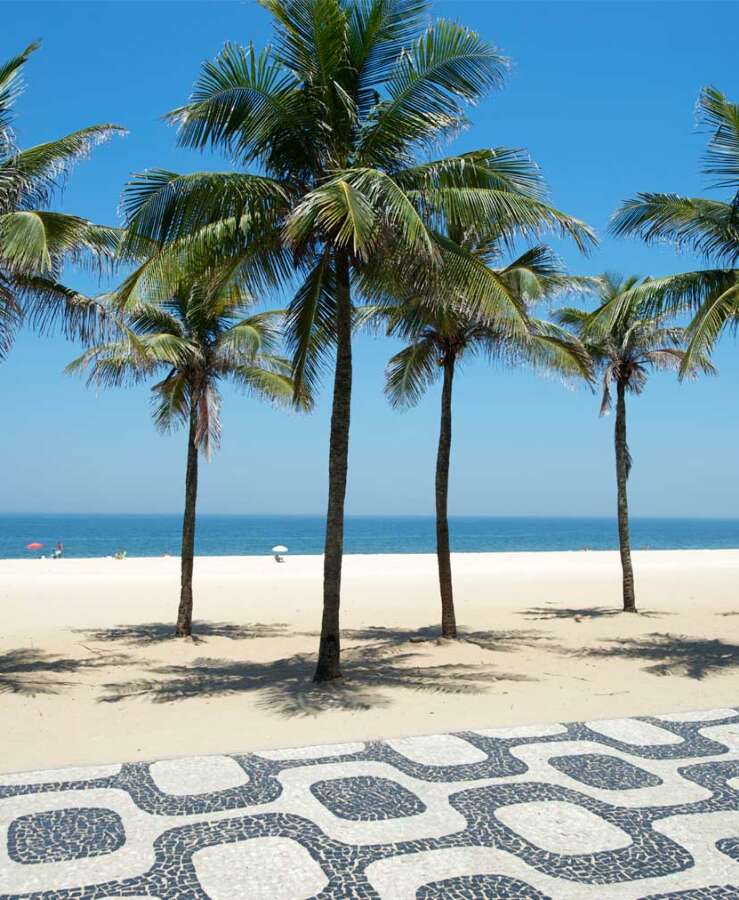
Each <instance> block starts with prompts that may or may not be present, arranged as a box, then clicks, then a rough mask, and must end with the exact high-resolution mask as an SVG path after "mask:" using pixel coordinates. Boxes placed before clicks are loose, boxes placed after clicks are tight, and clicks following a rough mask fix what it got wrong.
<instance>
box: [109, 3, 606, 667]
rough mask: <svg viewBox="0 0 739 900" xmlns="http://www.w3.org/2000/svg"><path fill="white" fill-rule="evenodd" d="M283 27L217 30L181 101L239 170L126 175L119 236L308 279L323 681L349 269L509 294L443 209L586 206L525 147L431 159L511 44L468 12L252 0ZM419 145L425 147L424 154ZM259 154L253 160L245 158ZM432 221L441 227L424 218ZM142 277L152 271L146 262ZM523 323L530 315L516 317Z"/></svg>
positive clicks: (497, 72) (300, 378)
mask: <svg viewBox="0 0 739 900" xmlns="http://www.w3.org/2000/svg"><path fill="white" fill-rule="evenodd" d="M262 5H263V6H264V7H265V8H266V9H267V10H268V11H269V12H270V13H271V15H272V18H273V23H274V30H275V43H274V46H273V47H269V48H267V49H266V50H263V51H262V52H257V51H255V50H254V48H253V47H251V46H249V47H247V48H242V47H238V46H235V45H232V44H229V45H226V47H225V48H224V49H223V51H222V52H221V54H220V55H219V56H218V57H217V58H216V59H215V60H214V61H213V62H209V63H206V64H205V65H204V66H203V69H202V73H201V76H200V78H199V80H198V82H197V84H196V86H195V89H194V91H193V94H192V96H191V99H190V102H189V103H188V104H186V105H185V106H183V107H181V108H179V109H177V110H174V111H173V112H172V113H171V114H170V120H171V121H172V122H174V123H176V124H177V125H178V126H179V141H180V144H182V145H184V146H186V147H197V148H200V149H206V148H217V149H219V150H221V151H224V152H225V153H226V154H227V155H228V156H229V157H230V158H231V159H232V160H233V161H234V162H235V163H236V165H237V166H238V167H239V171H237V172H218V173H195V174H191V175H178V174H176V173H172V172H162V171H152V172H147V173H144V174H142V175H140V176H138V177H136V178H135V179H134V180H133V181H132V182H131V184H130V185H129V187H128V189H127V192H126V194H125V196H124V209H125V211H126V216H127V224H128V239H127V245H126V248H125V249H126V251H129V250H130V251H131V252H133V253H134V254H136V252H137V246H136V245H137V242H138V241H139V240H143V241H148V240H151V239H154V240H156V241H157V242H160V243H162V244H163V245H164V250H163V252H162V253H161V254H160V256H159V258H158V259H157V261H156V264H155V265H156V267H157V269H158V270H159V271H160V272H161V271H165V270H166V269H167V262H166V260H167V258H168V251H167V246H168V245H169V246H172V245H175V246H176V247H178V251H177V252H180V251H181V249H182V247H183V246H185V247H187V248H190V249H193V248H194V252H199V251H200V249H201V248H202V247H205V248H206V249H207V252H211V251H212V250H213V248H214V247H224V248H227V252H228V253H229V254H230V255H231V256H232V258H233V259H234V260H237V259H242V260H243V261H244V262H245V263H248V265H246V270H248V272H251V273H255V272H257V271H260V272H261V273H262V276H263V277H264V278H268V279H270V280H276V281H282V282H283V283H284V282H285V281H286V280H288V279H291V278H293V277H295V275H297V277H298V279H299V281H300V286H299V287H298V289H297V292H296V293H295V295H294V298H293V300H292V302H291V304H290V306H289V310H288V320H287V321H288V332H289V343H290V346H291V349H292V353H293V374H294V378H295V385H296V390H297V389H300V387H301V386H302V385H304V384H307V385H309V386H311V385H312V384H314V383H315V381H316V379H317V378H318V376H319V375H320V373H321V371H322V369H323V368H324V364H325V363H327V362H328V360H329V357H330V355H332V354H333V363H334V383H333V401H332V413H331V426H330V440H329V465H328V470H329V471H328V504H327V515H326V538H325V553H324V578H323V617H322V623H321V637H320V643H319V651H318V663H317V667H316V672H315V680H316V681H328V680H331V679H334V678H338V677H340V675H341V670H340V630H339V610H340V598H341V567H342V556H343V539H344V538H343V536H344V499H345V493H346V482H347V465H348V450H349V422H350V406H351V388H352V341H351V332H352V309H353V302H354V301H353V294H354V295H356V292H357V290H358V282H359V281H360V279H366V278H368V277H369V276H370V273H372V272H373V271H374V272H375V273H377V272H378V271H380V270H382V268H383V266H384V265H385V264H386V261H388V260H389V259H390V258H391V257H392V258H395V259H397V258H398V256H401V257H402V256H403V255H405V258H406V259H407V258H411V257H412V258H419V257H420V258H423V259H424V260H425V261H426V264H427V265H428V266H440V265H442V264H445V265H446V266H447V267H448V268H449V270H450V271H454V272H456V273H457V277H458V278H459V279H460V281H464V282H465V283H466V286H467V287H466V289H467V295H468V297H469V299H470V302H476V301H479V302H483V298H484V302H486V303H488V304H489V303H490V302H491V297H492V298H494V303H495V305H496V306H497V307H498V308H500V309H513V310H514V312H515V307H516V303H515V298H512V297H511V296H510V295H509V292H507V291H506V290H505V289H504V286H502V285H501V284H500V283H499V282H498V281H496V280H495V279H494V278H493V277H492V276H491V275H490V273H489V272H488V271H487V269H486V268H485V267H484V266H481V265H480V264H479V261H477V260H476V259H475V258H474V257H472V256H471V255H470V254H466V253H464V252H461V251H459V250H455V249H454V248H450V247H449V246H448V245H447V244H446V243H445V242H444V241H443V240H441V239H439V237H438V235H437V232H436V228H437V227H439V226H443V225H444V223H445V222H446V221H453V222H475V223H476V224H478V225H482V224H483V223H485V222H488V221H491V220H494V221H498V222H500V221H505V222H506V223H507V224H508V225H509V226H510V228H511V229H514V228H517V229H518V230H519V231H521V232H523V233H526V234H535V233H538V232H539V231H540V230H542V229H543V228H557V229H559V230H561V231H562V232H564V233H567V234H570V235H572V236H573V237H574V239H575V240H576V241H577V242H578V243H579V244H580V245H581V246H586V245H587V244H588V243H589V242H591V241H592V240H593V236H592V234H591V232H590V231H589V230H588V229H587V228H586V227H585V226H584V225H583V224H582V223H580V222H578V221H576V220H573V219H572V218H570V217H568V216H566V215H564V214H562V213H560V212H558V211H557V210H556V209H554V208H553V207H551V206H550V205H548V204H547V203H546V202H545V201H544V199H543V195H542V186H541V182H540V180H539V177H538V172H537V170H536V168H535V167H534V166H533V165H532V164H531V162H530V161H529V159H528V157H527V156H526V155H525V154H524V153H522V152H521V151H515V150H506V149H494V150H493V149H485V150H479V151H475V152H470V153H465V154H461V155H454V156H449V157H445V158H441V159H434V160H432V161H421V159H423V160H426V159H428V151H430V150H431V149H432V148H438V145H439V144H440V143H441V142H443V141H444V140H446V139H448V138H449V137H451V136H453V135H454V134H456V133H457V132H458V131H459V130H460V129H461V128H463V127H464V126H465V125H466V124H467V118H466V116H465V107H466V106H467V105H469V104H470V103H473V102H475V101H477V100H478V99H479V98H480V97H481V96H483V95H484V94H485V93H486V92H487V91H489V90H490V89H492V88H495V87H497V86H498V85H500V84H501V82H502V79H503V75H504V72H505V71H506V67H507V60H506V59H505V58H504V57H503V56H501V54H500V53H499V52H498V51H497V50H496V49H495V48H493V47H492V46H490V45H489V44H487V43H486V42H485V41H483V40H481V39H480V38H479V37H478V35H477V34H475V33H474V32H473V31H470V30H469V29H467V28H465V27H463V26H462V25H460V24H457V23H454V22H448V21H435V22H429V21H428V15H427V14H428V4H427V3H426V2H424V0H262ZM422 154H423V156H422ZM250 166H253V167H254V168H255V170H256V171H251V172H249V171H245V170H247V169H248V167H250ZM431 223H433V226H434V227H431ZM144 277H146V276H144ZM521 327H524V325H523V321H521Z"/></svg>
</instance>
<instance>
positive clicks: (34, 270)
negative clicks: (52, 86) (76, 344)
mask: <svg viewBox="0 0 739 900" xmlns="http://www.w3.org/2000/svg"><path fill="white" fill-rule="evenodd" d="M37 48H38V44H31V45H29V46H28V47H26V49H25V50H24V51H23V52H22V53H21V54H19V55H18V56H16V57H14V58H13V59H10V60H8V61H7V62H6V63H4V64H0V358H2V357H4V356H5V355H6V354H7V353H8V351H9V349H10V347H11V346H12V343H13V339H14V336H15V333H16V331H17V329H18V327H19V326H20V324H21V323H22V322H23V321H24V319H25V320H26V321H29V322H30V324H31V325H32V326H34V327H36V328H38V329H40V330H43V329H46V328H48V327H50V326H52V325H54V324H57V323H59V324H61V326H62V328H63V329H64V331H65V332H66V333H68V334H69V335H70V336H72V335H74V336H77V337H82V338H87V337H90V335H91V334H92V329H93V328H94V326H95V324H96V322H97V316H98V312H99V309H98V307H97V305H96V304H95V303H94V301H92V300H90V299H89V298H87V297H84V296H82V295H81V294H79V293H78V292H76V291H74V290H72V289H71V288H69V287H66V286H64V285H63V284H61V283H60V282H59V278H60V276H61V270H62V267H63V265H64V263H65V262H66V261H69V260H72V261H78V260H81V259H83V258H87V259H88V260H92V261H97V262H100V261H102V260H106V259H110V257H111V256H112V254H113V252H114V250H115V246H116V243H117V236H118V233H117V231H116V230H115V229H112V228H106V227H103V226H100V225H94V224H93V223H91V222H89V221H87V220H86V219H81V218H79V217H78V216H70V215H67V214H64V213H59V212H51V211H49V210H48V209H46V206H47V205H48V203H49V202H50V200H51V198H52V196H53V194H54V192H55V190H56V189H57V188H58V187H59V186H60V185H61V184H62V183H63V182H64V179H65V176H66V175H67V174H68V173H69V170H70V169H71V167H72V165H73V164H74V163H75V162H76V161H77V160H79V159H80V158H82V157H85V156H87V155H88V153H89V152H90V150H91V148H92V147H93V146H94V145H95V144H98V143H100V142H102V141H105V140H107V139H108V138H109V137H110V136H111V135H112V134H115V133H121V132H122V129H121V128H118V127H117V126H115V125H92V126H90V127H88V128H83V129H82V130H81V131H75V132H72V134H68V135H67V136H66V137H62V138H59V139H58V140H55V141H50V142H48V143H45V144H38V145H37V146H35V147H29V148H28V149H26V150H21V149H19V148H18V147H17V146H16V143H15V139H14V135H13V130H12V125H13V121H14V115H13V113H14V109H13V107H14V105H15V101H16V100H17V99H18V97H19V95H20V93H21V91H22V88H23V84H22V77H21V76H22V70H23V66H24V65H25V63H26V61H27V60H28V58H29V56H30V55H31V54H32V53H33V52H34V51H35V50H36V49H37Z"/></svg>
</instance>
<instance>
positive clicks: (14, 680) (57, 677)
mask: <svg viewBox="0 0 739 900" xmlns="http://www.w3.org/2000/svg"><path fill="white" fill-rule="evenodd" d="M127 660H128V657H125V656H121V655H115V654H98V655H97V656H95V657H94V658H91V659H90V658H88V659H77V658H73V657H65V656H57V655H55V654H53V653H47V652H46V651H44V650H37V649H35V648H33V647H22V648H19V649H16V650H8V651H6V652H4V653H0V694H20V695H23V696H28V697H33V696H36V695H37V694H60V693H62V692H63V691H65V690H67V689H68V688H71V687H75V686H77V685H79V684H82V683H83V682H81V681H77V680H75V679H72V678H71V677H70V676H72V675H75V674H80V673H82V672H84V671H85V670H87V669H91V668H101V667H104V666H115V665H124V664H125V663H126V662H127Z"/></svg>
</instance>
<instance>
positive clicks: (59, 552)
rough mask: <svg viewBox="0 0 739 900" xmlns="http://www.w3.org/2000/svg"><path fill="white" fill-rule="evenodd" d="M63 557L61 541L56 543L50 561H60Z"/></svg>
mask: <svg viewBox="0 0 739 900" xmlns="http://www.w3.org/2000/svg"><path fill="white" fill-rule="evenodd" d="M63 556H64V544H63V543H62V542H61V541H57V544H56V547H55V548H54V552H53V553H52V554H51V558H52V559H61V558H62V557H63Z"/></svg>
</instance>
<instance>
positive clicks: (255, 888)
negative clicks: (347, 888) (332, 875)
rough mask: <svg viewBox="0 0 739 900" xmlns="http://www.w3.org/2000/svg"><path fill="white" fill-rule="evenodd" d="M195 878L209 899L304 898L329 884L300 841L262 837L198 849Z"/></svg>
mask: <svg viewBox="0 0 739 900" xmlns="http://www.w3.org/2000/svg"><path fill="white" fill-rule="evenodd" d="M192 862H193V865H194V866H195V872H196V873H197V876H198V881H199V882H200V884H201V885H202V887H203V890H204V891H205V893H206V894H207V896H208V897H209V898H210V900H305V898H307V897H312V896H313V895H314V894H317V893H319V892H320V891H322V890H323V889H324V888H325V887H326V885H327V884H328V878H327V876H326V873H325V872H324V871H323V869H321V867H320V866H319V865H318V863H317V862H316V861H315V860H314V859H313V857H312V856H311V855H310V854H309V853H308V851H307V850H306V849H305V847H303V846H302V845H301V844H298V843H297V842H296V841H292V840H290V839H289V838H280V837H264V838H252V839H251V840H248V841H239V842H237V843H234V844H219V845H217V846H215V847H207V848H205V849H204V850H197V851H196V852H195V853H194V854H193V857H192Z"/></svg>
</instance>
